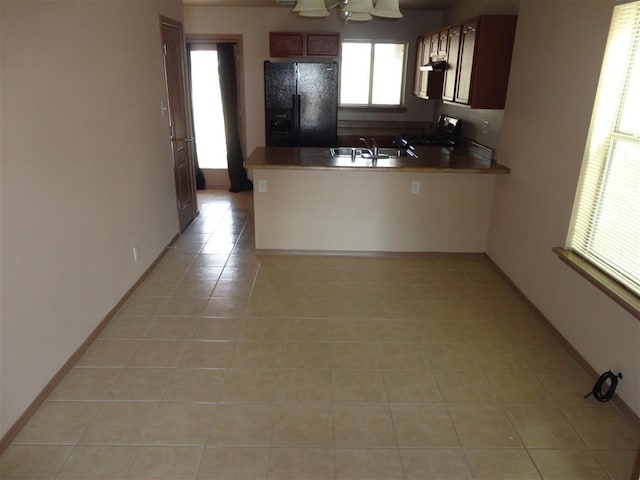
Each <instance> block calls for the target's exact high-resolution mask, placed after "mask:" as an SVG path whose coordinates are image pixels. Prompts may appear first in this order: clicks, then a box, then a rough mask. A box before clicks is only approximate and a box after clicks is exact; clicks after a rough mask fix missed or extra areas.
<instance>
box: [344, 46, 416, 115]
mask: <svg viewBox="0 0 640 480" xmlns="http://www.w3.org/2000/svg"><path fill="white" fill-rule="evenodd" d="M345 43H366V44H370V45H371V54H370V55H371V57H370V61H369V66H370V70H369V95H368V103H367V104H360V103H341V102H340V96H341V94H342V70H343V69H342V63H343V58H342V51H343V46H344V44H345ZM376 44H392V45H402V46H403V58H402V78H401V80H400V88H401V91H400V103H397V104H393V105H385V104H377V103H372V96H373V80H374V73H375V71H374V65H375V46H376ZM408 58H409V42H405V41H401V40H374V39H345V40H342V41H341V42H340V71H341V75H340V85H339V88H340V90H339V94H338V108H339V109H340V110H368V111H376V110H379V111H385V112H389V111H397V112H404V111H406V101H407V98H406V91H407V68H408Z"/></svg>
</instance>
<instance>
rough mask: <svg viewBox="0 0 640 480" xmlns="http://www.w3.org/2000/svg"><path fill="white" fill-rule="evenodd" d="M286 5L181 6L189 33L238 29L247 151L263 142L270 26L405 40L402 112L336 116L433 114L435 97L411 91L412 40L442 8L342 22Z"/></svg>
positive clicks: (437, 20)
mask: <svg viewBox="0 0 640 480" xmlns="http://www.w3.org/2000/svg"><path fill="white" fill-rule="evenodd" d="M290 10H291V9H289V8H279V7H273V8H268V7H267V8H250V7H185V9H184V18H185V32H186V33H188V34H189V33H191V34H207V33H209V34H211V33H217V34H241V35H242V37H243V50H244V78H245V103H246V116H247V145H246V147H247V149H246V152H247V155H248V154H249V153H251V152H252V151H253V149H254V148H255V147H257V146H259V145H264V142H265V133H264V128H265V127H264V75H263V71H264V68H263V63H264V61H265V60H269V32H270V31H284V32H287V31H312V32H323V31H329V32H340V35H341V38H342V39H354V38H357V39H384V40H397V41H406V42H409V47H410V48H409V55H408V65H409V68H408V71H407V86H406V88H407V94H406V98H407V107H408V109H407V112H406V113H393V114H391V113H387V114H380V113H378V114H375V115H366V114H361V113H359V114H355V115H354V114H352V113H351V114H350V113H348V112H344V111H341V112H340V113H339V118H341V119H380V120H389V121H393V120H396V121H400V120H407V121H427V122H430V121H432V120H433V115H434V109H435V103H434V102H433V101H431V100H422V99H419V98H416V97H414V96H413V94H412V91H413V75H414V64H413V62H414V59H415V42H416V39H417V37H418V36H420V35H422V34H423V33H425V32H428V31H430V30H434V29H436V28H438V27H439V26H440V25H441V24H442V13H441V12H424V11H405V12H404V18H402V19H400V20H388V19H374V20H372V21H370V22H364V23H357V22H352V23H349V24H346V25H343V24H341V23H340V22H339V21H338V20H337V17H336V16H335V13H334V11H332V15H331V16H330V17H327V18H320V19H309V18H302V17H299V16H297V15H294V14H292V13H291V11H290Z"/></svg>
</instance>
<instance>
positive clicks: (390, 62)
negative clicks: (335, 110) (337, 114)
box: [340, 41, 407, 107]
mask: <svg viewBox="0 0 640 480" xmlns="http://www.w3.org/2000/svg"><path fill="white" fill-rule="evenodd" d="M406 58H407V45H406V44H405V43H373V42H356V41H345V42H342V63H341V72H342V73H341V75H340V105H341V106H394V107H399V106H402V105H403V104H404V83H405V82H404V79H405V70H406V64H407V61H406Z"/></svg>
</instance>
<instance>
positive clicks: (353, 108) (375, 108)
mask: <svg viewBox="0 0 640 480" xmlns="http://www.w3.org/2000/svg"><path fill="white" fill-rule="evenodd" d="M338 110H339V111H342V112H363V111H364V112H378V113H406V111H407V107H403V106H398V105H394V106H389V107H384V106H380V105H362V106H360V105H344V106H338Z"/></svg>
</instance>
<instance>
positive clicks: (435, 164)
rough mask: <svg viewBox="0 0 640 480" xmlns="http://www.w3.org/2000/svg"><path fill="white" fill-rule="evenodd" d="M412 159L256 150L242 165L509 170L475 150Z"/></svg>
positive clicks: (425, 152) (426, 149) (431, 150)
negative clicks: (353, 159) (351, 157)
mask: <svg viewBox="0 0 640 480" xmlns="http://www.w3.org/2000/svg"><path fill="white" fill-rule="evenodd" d="M415 153H416V154H417V156H418V158H414V157H411V156H402V157H390V158H384V159H383V158H381V159H378V160H371V159H365V158H360V157H358V158H357V159H356V160H355V161H352V160H351V159H350V158H344V157H332V156H331V154H330V152H329V148H326V147H322V148H315V147H257V148H256V149H255V150H254V151H253V152H252V153H251V155H249V157H248V158H247V160H246V161H245V163H244V165H245V168H247V169H249V170H255V169H276V170H313V169H315V170H345V169H346V170H375V171H381V172H434V173H481V174H482V173H484V174H487V173H488V174H508V173H509V172H510V169H509V168H508V167H506V166H504V165H501V164H499V163H496V162H494V161H492V160H491V158H488V157H487V155H486V151H484V150H483V149H478V148H475V147H467V146H456V147H435V146H418V147H416V148H415Z"/></svg>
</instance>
